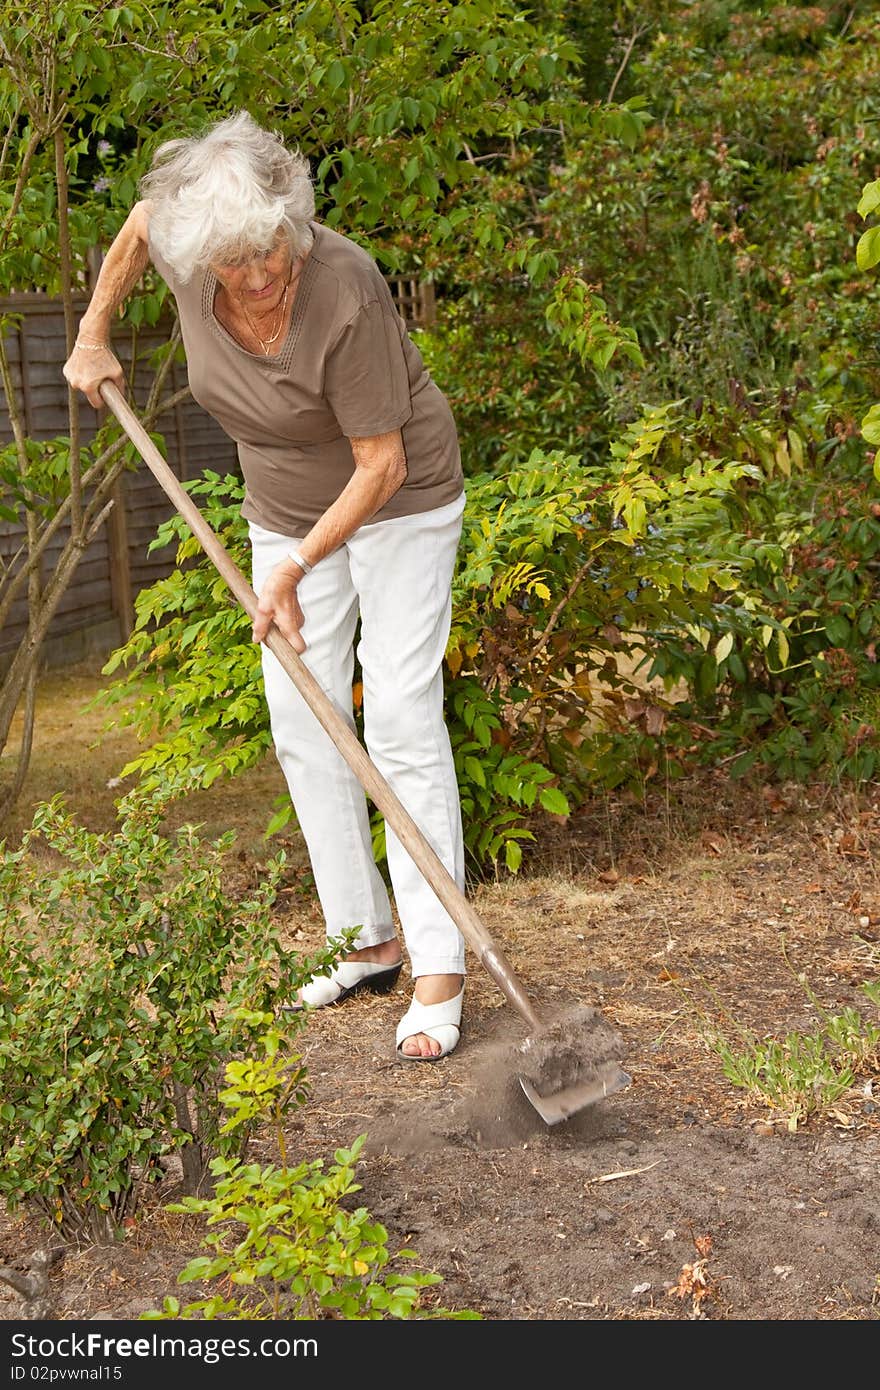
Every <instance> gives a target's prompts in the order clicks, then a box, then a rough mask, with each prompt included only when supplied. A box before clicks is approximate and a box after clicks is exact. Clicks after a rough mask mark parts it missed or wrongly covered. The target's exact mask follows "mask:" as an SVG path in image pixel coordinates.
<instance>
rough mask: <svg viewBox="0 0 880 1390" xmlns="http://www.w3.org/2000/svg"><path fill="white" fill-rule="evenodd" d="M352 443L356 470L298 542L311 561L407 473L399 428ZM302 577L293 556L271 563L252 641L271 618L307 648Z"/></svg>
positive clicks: (340, 540)
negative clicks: (301, 601) (300, 593)
mask: <svg viewBox="0 0 880 1390" xmlns="http://www.w3.org/2000/svg"><path fill="white" fill-rule="evenodd" d="M350 443H351V452H352V454H353V456H354V463H355V469H354V473H353V474H352V476H351V478H350V479H349V481H348V483H347V484H346V486H345V487H344V488H343V490H342V492H341V493H340V494H339V496H338V497H337V499H336V501H335V502H333V503H331V505H330V506H329V507H328V508H327V510H326V512H324V515H323V516H322V517H321V518H320V519H319V520H318V521H316V522H315V524H314V526H313V527H312V529H311V531H309V533H308V535H307V536H306V537H305V538H304V540H303V541H302V543H301V544H300V546H299V547H298V548H299V551H300V553H301V555H302V557H303V559H304V560H305V561H306V564H308V565H310V566H311V565H317V564H318V562H319V561H320V560H323V559H324V557H325V555H330V554H331V553H332V551H334V550H336V549H338V547H339V546H340V545H343V544H344V542H345V541H347V540H348V538H349V536H352V535H354V533H355V531H356V530H357V529H358V527H359V526H364V525H365V524H366V523H367V522H368V521H369V520H370V517H371V516H375V514H376V512H378V511H379V509H380V508H381V507H384V505H385V503H386V502H387V501H388V500H389V499H390V498H392V497H393V496H394V494H395V492H397V490H398V488H399V487H401V486H402V484H403V482H404V480H405V479H406V452H405V450H404V447H403V439H402V437H401V433H400V430H392V431H391V432H390V433H389V434H377V435H372V436H370V437H369V438H363V439H352V440H351V441H350ZM302 577H303V571H302V570H301V568H300V566H299V565H297V564H296V563H295V561H293V560H283V561H282V563H281V564H280V565H276V566H275V569H274V570H272V572H271V574H270V575H269V576H268V578H267V580H266V582H265V584H264V585H263V589H262V592H261V594H260V601H259V605H258V607H257V616H256V618H255V620H254V641H256V642H262V641H263V639H264V638H265V636H266V634H267V632H268V631H269V624H270V623H271V622H272V621H273V620H274V621H275V623H276V624H277V626H278V627H279V628H280V629H281V631H282V632H283V634H284V636H285V637H286V638H287V639H288V641H289V642H290V643H291V644H292V645H293V647H294V649H295V650H296V651H298V652H302V651H305V643H304V642H303V640H302V637H301V636H300V631H299V630H300V628H301V627H302V623H303V614H302V609H301V608H300V604H299V599H298V597H297V592H296V591H297V586H298V584H299V581H300V580H301V579H302Z"/></svg>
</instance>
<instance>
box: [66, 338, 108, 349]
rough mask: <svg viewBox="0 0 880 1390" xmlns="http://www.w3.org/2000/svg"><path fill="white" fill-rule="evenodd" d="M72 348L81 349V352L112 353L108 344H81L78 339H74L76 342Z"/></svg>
mask: <svg viewBox="0 0 880 1390" xmlns="http://www.w3.org/2000/svg"><path fill="white" fill-rule="evenodd" d="M73 346H74V347H75V348H82V350H83V352H112V351H113V349H112V348H111V346H110V344H109V343H81V342H80V340H79V338H77V339H76V341H75V342H74V344H73Z"/></svg>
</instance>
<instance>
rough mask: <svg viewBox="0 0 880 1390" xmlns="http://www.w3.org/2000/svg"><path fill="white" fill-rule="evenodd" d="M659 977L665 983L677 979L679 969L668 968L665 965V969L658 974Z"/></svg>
mask: <svg viewBox="0 0 880 1390" xmlns="http://www.w3.org/2000/svg"><path fill="white" fill-rule="evenodd" d="M657 979H658V980H659V981H660V982H661V984H665V983H666V982H667V981H668V980H677V979H678V971H677V970H667V968H666V966H665V965H664V967H663V969H662V970H661V971H660V973H659V975H658V976H657Z"/></svg>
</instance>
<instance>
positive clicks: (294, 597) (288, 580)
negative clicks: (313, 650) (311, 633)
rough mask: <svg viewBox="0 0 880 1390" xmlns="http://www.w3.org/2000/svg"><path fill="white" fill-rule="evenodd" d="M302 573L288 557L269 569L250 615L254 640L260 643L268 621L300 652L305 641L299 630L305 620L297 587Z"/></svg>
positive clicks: (268, 623) (266, 631)
mask: <svg viewBox="0 0 880 1390" xmlns="http://www.w3.org/2000/svg"><path fill="white" fill-rule="evenodd" d="M302 577H303V572H302V570H301V569H300V567H299V565H297V564H296V563H295V562H294V561H292V560H282V562H281V564H280V565H276V566H275V568H274V569H273V570H271V571H270V573H269V574H268V576H267V577H266V580H265V582H264V584H263V587H262V589H261V591H260V599H259V602H258V604H257V612H256V615H255V617H254V628H253V637H254V641H255V642H264V641H265V640H266V636H267V634H268V632H269V628H270V626H271V624H272V623H273V622H274V623H275V626H276V627H277V628H278V630H279V631H280V632H281V633H282V634H283V635H284V636H285V637H286V638H287V640H288V642H289V643H290V645H291V646H292V647H293V650H294V651H295V652H304V651H305V649H306V644H305V642H304V641H303V639H302V636H301V633H300V629H301V628H302V625H303V623H304V621H305V619H304V617H303V611H302V607H301V606H300V601H299V597H298V594H297V589H298V587H299V581H300V580H301V579H302Z"/></svg>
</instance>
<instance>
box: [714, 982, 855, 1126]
mask: <svg viewBox="0 0 880 1390" xmlns="http://www.w3.org/2000/svg"><path fill="white" fill-rule="evenodd" d="M797 978H798V980H799V981H800V983H801V984H802V985H803V986H804V988H805V990H806V992H807V994H808V996H809V998H810V1000H811V1002H812V1003H813V1004H814V1006H815V1007H816V1008H817V1010H818V1012H819V1014H820V1017H821V1023H820V1025H819V1027H818V1028H817V1029H816V1030H815V1031H814V1032H812V1033H807V1034H803V1033H789V1034H787V1035H786V1037H785V1038H783V1039H781V1040H779V1039H775V1038H763V1039H759V1038H758V1037H756V1036H755V1034H754V1033H752V1032H750V1031H749V1030H748V1029H743V1028H741V1027H738V1029H737V1031H738V1033H739V1036H740V1039H741V1043H742V1046H741V1047H740V1048H735V1047H734V1046H733V1044H732V1043H731V1042H730V1040H729V1039H728V1038H727V1037H725V1036H723V1035H722V1034H721V1033H719V1032H717V1031H712V1030H710V1032H711V1037H710V1045H711V1046H712V1047H713V1048H714V1050H715V1051H716V1052H717V1053H718V1056H719V1057H720V1058H721V1065H722V1068H723V1070H724V1075H725V1076H726V1077H727V1079H728V1080H729V1081H732V1082H733V1084H734V1085H735V1086H741V1087H743V1088H744V1089H745V1090H747V1091H748V1092H749V1094H750V1095H753V1096H755V1097H757V1098H759V1099H761V1100H763V1101H764V1102H765V1103H766V1104H767V1105H769V1106H770V1107H771V1109H773V1110H775V1111H777V1112H778V1114H779V1116H780V1118H781V1119H784V1120H785V1122H786V1124H787V1126H788V1128H789V1130H791V1131H795V1130H796V1129H797V1128H798V1126H799V1125H800V1124H802V1123H803V1122H804V1121H805V1120H807V1119H809V1118H810V1117H811V1116H814V1115H821V1114H823V1113H824V1112H825V1111H827V1110H829V1109H830V1108H831V1107H832V1106H833V1105H835V1104H836V1102H837V1101H838V1100H839V1099H840V1097H841V1096H843V1095H844V1094H845V1093H846V1092H847V1091H848V1090H849V1089H850V1087H852V1086H853V1085H854V1084H855V1081H856V1078H857V1076H858V1075H859V1073H865V1072H876V1071H877V1070H878V1067H880V1028H878V1027H877V1026H876V1025H875V1024H873V1023H871V1022H870V1021H868V1020H866V1019H865V1018H864V1017H863V1016H862V1014H861V1013H860V1012H859V1011H858V1009H854V1008H846V1009H844V1010H843V1011H842V1012H841V1013H839V1014H830V1013H828V1012H827V1011H826V1010H825V1009H823V1008H822V1006H821V1005H820V1004H819V1002H818V1000H817V999H816V997H815V995H814V993H813V991H812V990H811V989H810V987H809V985H808V984H807V981H806V978H805V977H804V976H803V975H799V976H798V977H797ZM862 993H863V994H864V995H865V996H866V998H868V999H869V1000H870V1001H871V1002H872V1003H874V1004H876V1003H877V1002H878V995H880V990H878V984H877V982H875V983H873V984H870V983H866V984H864V985H863V986H862Z"/></svg>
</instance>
